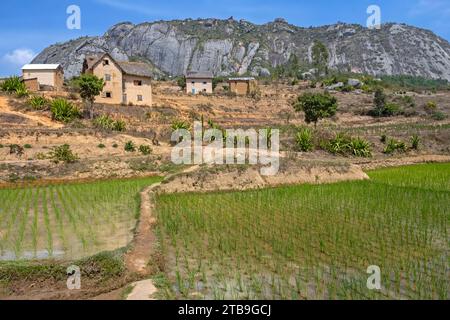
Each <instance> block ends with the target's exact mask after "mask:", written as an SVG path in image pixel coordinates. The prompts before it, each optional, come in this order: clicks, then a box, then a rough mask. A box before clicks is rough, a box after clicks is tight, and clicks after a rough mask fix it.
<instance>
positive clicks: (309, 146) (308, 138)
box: [295, 128, 314, 152]
mask: <svg viewBox="0 0 450 320" xmlns="http://www.w3.org/2000/svg"><path fill="white" fill-rule="evenodd" d="M295 141H296V142H297V147H298V149H299V150H300V151H302V152H310V151H312V150H313V149H314V143H313V133H312V130H311V129H308V128H305V129H302V130H300V131H299V132H297V135H296V137H295Z"/></svg>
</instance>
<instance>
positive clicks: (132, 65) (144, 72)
mask: <svg viewBox="0 0 450 320" xmlns="http://www.w3.org/2000/svg"><path fill="white" fill-rule="evenodd" d="M117 63H118V64H119V66H120V67H121V68H122V71H123V73H125V74H128V75H131V76H139V77H147V78H151V77H152V76H153V71H152V69H151V68H150V65H149V64H147V63H143V62H117Z"/></svg>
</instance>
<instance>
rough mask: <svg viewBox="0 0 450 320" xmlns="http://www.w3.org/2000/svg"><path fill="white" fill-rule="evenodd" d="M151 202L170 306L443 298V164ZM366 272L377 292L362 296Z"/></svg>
mask: <svg viewBox="0 0 450 320" xmlns="http://www.w3.org/2000/svg"><path fill="white" fill-rule="evenodd" d="M369 175H370V177H371V178H372V179H371V181H358V182H345V183H337V184H330V185H301V186H290V187H280V188H273V189H264V190H255V191H246V192H241V191H240V192H226V193H210V194H171V195H161V196H159V197H158V198H157V212H158V219H159V226H158V235H159V240H160V250H161V254H162V256H163V257H164V259H165V272H164V274H161V275H160V277H158V284H159V286H160V288H161V293H162V295H163V296H164V298H170V299H184V298H194V299H204V298H207V299H208V298H216V299H239V298H243V299H400V298H401V299H448V298H449V291H450V286H449V279H450V273H449V268H448V266H449V257H448V250H449V244H450V239H449V231H450V229H449V226H450V224H449V222H450V164H425V165H418V166H410V167H402V168H394V169H385V170H378V171H373V172H369ZM369 266H378V267H380V270H381V290H369V289H368V287H367V280H368V278H369V276H370V274H368V273H367V269H368V267H369Z"/></svg>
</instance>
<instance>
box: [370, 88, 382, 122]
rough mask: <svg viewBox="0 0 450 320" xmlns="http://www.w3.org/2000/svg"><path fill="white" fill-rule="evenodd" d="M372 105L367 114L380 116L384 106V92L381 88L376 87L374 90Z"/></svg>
mask: <svg viewBox="0 0 450 320" xmlns="http://www.w3.org/2000/svg"><path fill="white" fill-rule="evenodd" d="M373 106H374V108H373V109H372V110H370V112H369V115H371V116H373V117H382V116H383V111H384V108H385V107H386V94H385V93H384V90H383V89H382V88H377V89H376V90H375V95H374V98H373Z"/></svg>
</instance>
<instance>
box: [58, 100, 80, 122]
mask: <svg viewBox="0 0 450 320" xmlns="http://www.w3.org/2000/svg"><path fill="white" fill-rule="evenodd" d="M50 111H51V113H52V118H53V120H56V121H61V122H64V123H69V122H71V121H73V120H74V119H76V118H79V117H80V116H81V113H80V110H78V108H77V107H76V106H75V105H73V104H72V103H70V102H68V101H67V100H66V99H61V98H60V99H55V100H53V101H52V103H51V106H50Z"/></svg>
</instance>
